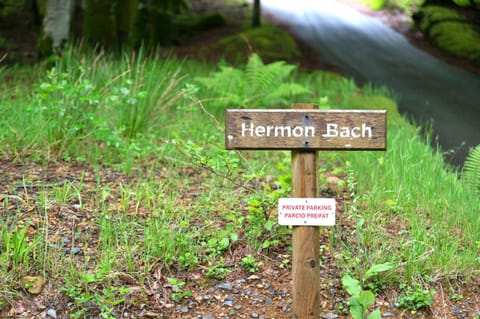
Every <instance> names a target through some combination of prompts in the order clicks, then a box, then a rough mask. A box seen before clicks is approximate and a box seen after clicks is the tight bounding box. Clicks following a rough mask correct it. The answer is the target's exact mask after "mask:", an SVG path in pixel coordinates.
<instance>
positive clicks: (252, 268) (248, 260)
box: [242, 254, 259, 272]
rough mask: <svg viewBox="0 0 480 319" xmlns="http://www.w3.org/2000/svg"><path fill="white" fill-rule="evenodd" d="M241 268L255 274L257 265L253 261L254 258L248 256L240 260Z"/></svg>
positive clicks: (250, 255)
mask: <svg viewBox="0 0 480 319" xmlns="http://www.w3.org/2000/svg"><path fill="white" fill-rule="evenodd" d="M242 267H243V268H245V269H246V270H248V271H249V272H256V271H258V269H259V263H258V262H257V261H256V260H255V257H253V256H252V254H248V255H247V256H245V257H243V258H242Z"/></svg>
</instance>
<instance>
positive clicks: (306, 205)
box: [278, 198, 335, 226]
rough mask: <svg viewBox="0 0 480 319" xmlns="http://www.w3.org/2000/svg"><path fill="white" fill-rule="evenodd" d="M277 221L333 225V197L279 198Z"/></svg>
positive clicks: (286, 223)
mask: <svg viewBox="0 0 480 319" xmlns="http://www.w3.org/2000/svg"><path fill="white" fill-rule="evenodd" d="M278 223H279V224H280V225H292V226H293V225H295V226H333V225H335V199H334V198H280V199H279V201H278Z"/></svg>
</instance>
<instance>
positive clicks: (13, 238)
mask: <svg viewBox="0 0 480 319" xmlns="http://www.w3.org/2000/svg"><path fill="white" fill-rule="evenodd" d="M28 227H29V226H28V225H26V226H24V227H23V228H22V229H18V228H17V227H15V226H14V227H11V229H10V230H7V227H6V226H4V227H2V228H1V229H2V233H1V237H0V247H3V249H2V250H1V251H0V261H2V262H3V263H4V264H5V265H6V266H7V267H10V266H23V267H27V268H28V266H29V265H30V261H31V259H32V256H31V254H32V252H33V251H34V250H35V248H36V247H37V246H38V244H39V243H40V238H38V237H37V238H35V239H34V240H33V241H32V242H29V241H28V238H27V237H28V233H27V230H28Z"/></svg>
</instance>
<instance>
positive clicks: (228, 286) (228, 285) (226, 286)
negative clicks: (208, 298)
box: [218, 282, 233, 291]
mask: <svg viewBox="0 0 480 319" xmlns="http://www.w3.org/2000/svg"><path fill="white" fill-rule="evenodd" d="M218 288H220V289H223V290H228V291H230V290H233V287H232V284H231V283H229V282H224V283H221V284H219V285H218Z"/></svg>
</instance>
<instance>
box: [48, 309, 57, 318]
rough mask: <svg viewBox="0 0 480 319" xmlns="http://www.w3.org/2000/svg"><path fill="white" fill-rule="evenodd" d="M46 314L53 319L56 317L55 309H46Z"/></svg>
mask: <svg viewBox="0 0 480 319" xmlns="http://www.w3.org/2000/svg"><path fill="white" fill-rule="evenodd" d="M47 316H49V317H50V318H53V319H57V312H56V311H55V309H48V310H47Z"/></svg>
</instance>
